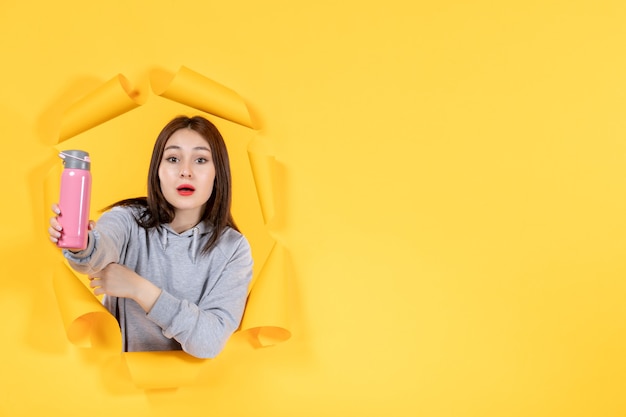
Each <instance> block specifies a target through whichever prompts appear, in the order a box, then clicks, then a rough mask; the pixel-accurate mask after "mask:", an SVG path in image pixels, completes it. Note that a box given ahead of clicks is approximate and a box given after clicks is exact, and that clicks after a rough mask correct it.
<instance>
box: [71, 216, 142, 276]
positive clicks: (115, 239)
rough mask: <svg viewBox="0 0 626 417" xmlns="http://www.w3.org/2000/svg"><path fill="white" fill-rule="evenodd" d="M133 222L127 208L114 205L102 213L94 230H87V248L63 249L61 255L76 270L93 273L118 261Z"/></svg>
mask: <svg viewBox="0 0 626 417" xmlns="http://www.w3.org/2000/svg"><path fill="white" fill-rule="evenodd" d="M132 222H135V219H134V216H133V214H132V213H131V211H130V210H129V209H127V208H122V207H116V208H113V209H111V210H110V211H108V212H106V213H104V214H103V215H102V216H101V217H100V219H99V220H98V223H97V225H96V228H95V229H94V230H91V231H90V232H89V238H88V243H87V248H85V249H84V250H82V251H80V252H70V251H69V250H67V249H64V250H63V256H65V258H66V259H67V260H68V262H69V264H70V266H71V267H72V268H73V269H74V270H76V271H77V272H80V273H83V274H93V273H96V272H99V271H101V270H102V269H103V268H104V267H105V266H107V265H108V264H110V263H112V262H119V259H120V253H121V252H122V250H123V248H124V247H125V245H126V244H127V242H128V239H129V235H130V230H131V229H132V227H133V224H132Z"/></svg>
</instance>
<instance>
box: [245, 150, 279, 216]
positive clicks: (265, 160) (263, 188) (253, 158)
mask: <svg viewBox="0 0 626 417" xmlns="http://www.w3.org/2000/svg"><path fill="white" fill-rule="evenodd" d="M248 157H249V158H250V167H251V168H252V174H253V176H254V183H255V185H256V189H257V196H258V197H259V203H260V204H261V212H262V213H263V220H264V221H265V224H268V223H269V222H270V220H271V219H272V218H273V217H274V192H273V189H274V187H273V177H274V171H275V170H274V167H275V164H276V158H275V157H274V156H273V155H270V154H268V153H267V151H265V150H263V149H261V148H260V145H259V143H258V141H253V142H252V143H250V146H249V147H248Z"/></svg>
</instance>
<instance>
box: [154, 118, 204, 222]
mask: <svg viewBox="0 0 626 417" xmlns="http://www.w3.org/2000/svg"><path fill="white" fill-rule="evenodd" d="M159 181H160V184H161V191H162V192H163V195H164V196H165V199H166V200H167V202H168V203H170V204H171V205H172V206H173V207H174V209H175V212H176V214H175V215H176V217H177V218H178V217H179V216H182V217H185V218H186V219H188V220H192V221H195V222H197V221H199V220H200V216H201V214H202V211H203V209H204V206H205V204H206V202H207V201H208V199H209V197H210V196H211V193H212V192H213V184H214V181H215V165H214V164H213V157H212V155H211V148H210V146H209V144H208V143H207V141H206V140H205V139H204V138H203V137H202V136H201V135H200V134H199V133H198V132H196V131H195V130H192V129H186V128H185V129H180V130H177V131H176V132H174V133H173V134H172V136H170V138H169V139H168V141H167V143H166V144H165V150H164V152H163V159H162V160H161V163H160V165H159Z"/></svg>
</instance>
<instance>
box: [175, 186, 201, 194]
mask: <svg viewBox="0 0 626 417" xmlns="http://www.w3.org/2000/svg"><path fill="white" fill-rule="evenodd" d="M176 191H178V194H180V195H191V194H193V192H194V191H196V189H195V188H193V186H191V185H189V184H183V185H180V186H179V187H178V188H176Z"/></svg>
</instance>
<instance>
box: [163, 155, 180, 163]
mask: <svg viewBox="0 0 626 417" xmlns="http://www.w3.org/2000/svg"><path fill="white" fill-rule="evenodd" d="M165 160H166V161H167V162H171V163H174V162H178V158H176V157H175V156H169V157H167V158H165Z"/></svg>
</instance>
